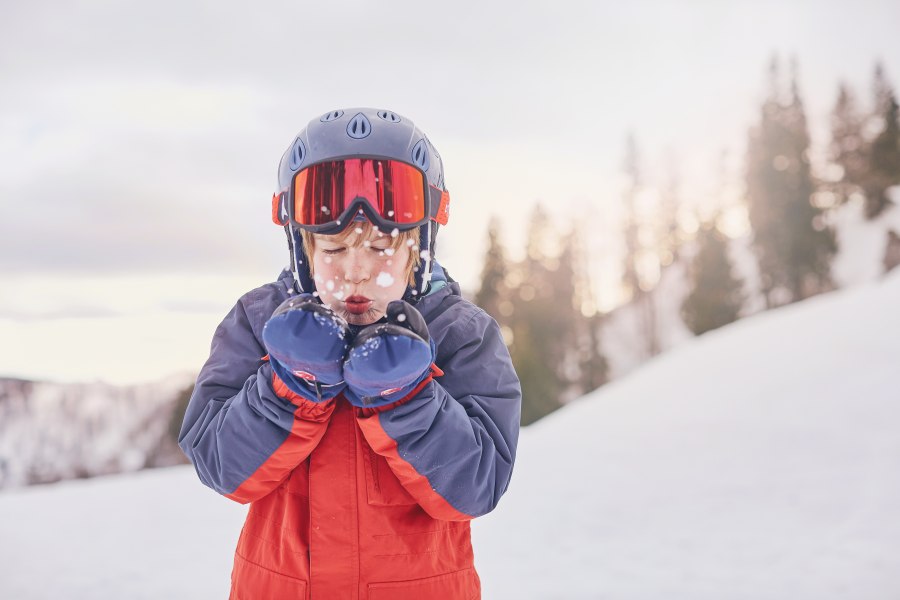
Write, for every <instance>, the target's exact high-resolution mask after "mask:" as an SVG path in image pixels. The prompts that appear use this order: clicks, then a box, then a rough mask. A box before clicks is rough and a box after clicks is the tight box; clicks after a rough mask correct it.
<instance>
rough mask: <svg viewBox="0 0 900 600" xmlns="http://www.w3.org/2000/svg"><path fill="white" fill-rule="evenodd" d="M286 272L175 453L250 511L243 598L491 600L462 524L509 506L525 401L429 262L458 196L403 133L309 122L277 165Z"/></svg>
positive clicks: (453, 288) (391, 125)
mask: <svg viewBox="0 0 900 600" xmlns="http://www.w3.org/2000/svg"><path fill="white" fill-rule="evenodd" d="M278 183H279V191H278V192H277V193H276V194H275V196H274V197H273V199H272V204H273V206H272V215H273V220H274V221H275V222H276V223H277V224H279V225H281V226H283V227H284V229H285V232H286V233H287V238H288V245H289V247H290V250H291V264H290V269H286V270H285V271H284V272H282V274H281V276H280V277H279V279H278V281H276V282H274V283H270V284H267V285H264V286H262V287H260V288H257V289H255V290H253V291H251V292H249V293H247V294H246V295H244V296H243V297H242V298H241V299H240V300H238V303H237V305H236V306H235V307H234V308H233V309H232V311H231V312H230V313H229V314H228V316H226V317H225V320H224V321H223V322H222V324H221V325H220V326H219V327H218V329H217V330H216V333H215V335H214V337H213V341H212V347H211V352H210V357H209V359H208V361H207V362H206V364H205V365H204V367H203V369H202V370H201V372H200V375H199V377H198V379H197V384H196V387H195V389H194V393H193V396H192V397H191V400H190V404H189V406H188V409H187V412H186V414H185V419H184V425H183V426H182V430H181V435H180V436H179V444H180V446H181V448H182V449H183V450H184V452H185V454H186V455H187V456H188V458H189V459H190V460H191V462H192V463H193V464H194V466H195V468H196V470H197V473H198V475H199V476H200V479H201V481H203V483H205V484H206V485H208V486H210V487H212V488H213V489H215V490H216V491H217V492H219V493H221V494H223V495H225V496H227V497H228V498H231V499H232V500H236V501H238V502H241V503H248V502H249V503H250V509H249V511H248V515H247V520H246V522H245V524H244V527H243V530H242V532H241V537H240V540H239V541H238V546H237V550H236V553H235V563H234V570H233V572H232V586H231V597H232V598H233V599H237V598H240V599H243V600H248V599H256V598H266V599H271V598H274V599H281V598H303V599H305V598H311V599H314V600H316V599H323V600H335V599H343V598H348V599H349V598H354V599H356V598H359V599H367V598H368V599H374V600H378V599H386V598H390V599H393V600H398V599H399V600H402V599H406V598H410V599H412V598H415V599H417V600H419V599H422V598H428V599H443V598H447V599H456V598H459V599H471V598H480V583H479V579H478V575H477V573H476V572H475V569H474V564H473V553H472V546H471V541H470V535H469V520H471V519H472V518H473V517H476V516H479V515H482V514H485V513H487V512H489V511H491V510H492V509H493V508H494V507H495V506H496V505H497V502H498V500H499V498H500V496H501V495H502V494H503V493H504V492H505V491H506V488H507V486H508V485H509V480H510V476H511V473H512V467H513V461H514V459H515V450H516V442H517V440H518V430H519V429H518V428H519V414H520V407H521V392H520V387H519V381H518V378H517V377H516V374H515V371H514V370H513V367H512V363H511V361H510V358H509V353H508V352H507V350H506V347H505V345H504V344H503V340H502V338H501V336H500V332H499V329H498V327H497V324H496V323H495V322H494V321H493V319H491V318H490V317H489V316H488V315H487V314H486V313H485V312H484V311H482V310H481V309H479V308H477V307H476V306H474V305H472V304H471V303H469V302H468V301H466V300H464V299H463V298H462V297H461V296H460V291H459V285H458V284H457V283H455V282H454V281H453V280H452V279H451V278H450V277H449V276H448V275H447V274H446V272H445V271H444V270H443V269H442V268H441V266H440V265H439V264H438V263H437V262H436V261H435V260H434V243H435V237H436V235H437V230H438V226H439V224H445V223H446V222H447V214H448V213H447V208H448V205H449V194H448V193H447V191H446V189H445V186H444V177H443V165H442V163H441V159H440V156H439V155H438V153H437V152H436V151H435V150H434V148H433V147H432V146H431V143H430V142H429V141H428V139H427V138H426V137H425V136H424V134H422V132H421V131H419V130H418V129H417V128H416V127H415V125H413V123H412V122H411V121H409V120H408V119H406V118H404V117H401V116H399V115H397V114H395V113H392V112H390V111H375V110H373V109H367V108H360V109H347V110H344V111H342V110H337V111H332V112H330V113H328V114H326V115H323V116H322V117H321V118H318V119H313V120H312V121H311V122H310V123H309V125H308V126H307V127H306V128H305V129H304V130H302V131H301V132H300V133H299V134H298V135H297V137H296V138H295V140H294V142H293V143H292V144H291V146H290V147H289V148H288V150H287V152H285V154H284V156H283V157H282V159H281V164H280V166H279V171H278Z"/></svg>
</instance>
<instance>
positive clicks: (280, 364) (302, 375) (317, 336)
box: [263, 294, 348, 402]
mask: <svg viewBox="0 0 900 600" xmlns="http://www.w3.org/2000/svg"><path fill="white" fill-rule="evenodd" d="M263 343H264V344H265V346H266V350H268V351H269V361H270V362H271V364H272V370H274V371H275V374H276V375H278V377H279V378H280V379H281V380H282V381H283V382H284V384H285V385H286V386H287V387H288V389H290V390H291V391H293V392H295V393H297V394H300V395H301V396H303V397H304V398H307V399H309V400H312V401H313V402H322V401H325V400H328V399H330V398H333V397H335V396H337V395H338V394H339V393H340V392H341V391H342V390H343V389H344V387H345V383H344V375H343V372H342V371H343V365H342V363H343V360H344V357H345V356H346V354H347V348H348V328H347V322H346V321H345V320H344V319H342V318H341V317H339V316H338V315H336V314H335V313H334V311H332V310H331V309H330V308H328V307H327V306H324V305H322V304H320V303H319V302H318V301H317V300H316V299H315V298H314V297H313V295H312V294H301V295H299V296H294V297H292V298H288V299H287V300H285V301H284V302H282V303H281V305H280V306H279V307H278V308H276V309H275V312H274V313H272V317H271V318H270V319H269V320H268V321H266V325H265V327H263Z"/></svg>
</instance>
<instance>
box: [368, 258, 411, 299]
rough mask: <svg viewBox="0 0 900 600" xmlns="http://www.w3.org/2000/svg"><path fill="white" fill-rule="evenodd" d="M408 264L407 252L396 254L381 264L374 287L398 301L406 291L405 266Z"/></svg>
mask: <svg viewBox="0 0 900 600" xmlns="http://www.w3.org/2000/svg"><path fill="white" fill-rule="evenodd" d="M408 262H409V252H408V251H407V252H405V253H400V252H397V253H396V254H395V255H394V256H392V257H390V258H389V259H387V260H385V261H383V262H382V264H381V266H380V270H379V273H378V275H377V276H376V278H375V285H376V286H378V288H379V289H380V290H382V292H383V293H384V295H385V296H390V297H392V298H393V299H398V298H400V297H401V296H403V292H405V291H406V279H407V276H406V265H407V264H408Z"/></svg>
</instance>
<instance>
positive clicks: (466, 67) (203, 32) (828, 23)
mask: <svg viewBox="0 0 900 600" xmlns="http://www.w3.org/2000/svg"><path fill="white" fill-rule="evenodd" d="M247 6H249V5H245V3H229V2H209V1H203V2H173V1H171V0H161V1H158V2H131V1H118V0H117V1H112V0H110V1H93V2H88V1H66V2H15V3H9V2H7V3H5V5H4V7H3V19H2V21H0V338H2V339H3V341H4V342H5V343H4V344H3V347H2V349H0V375H4V374H5V375H14V376H25V377H41V378H48V379H56V380H72V379H80V380H81V379H93V378H103V379H107V380H111V381H138V380H147V379H152V378H154V377H158V376H162V375H165V374H166V373H169V372H172V371H174V370H197V369H199V367H200V365H201V364H202V361H203V359H204V358H205V355H206V353H207V351H208V344H209V339H210V338H211V335H212V329H213V328H214V326H215V325H216V323H217V322H218V321H219V320H220V319H221V317H222V316H223V315H224V313H225V312H226V311H227V310H228V309H229V308H230V306H231V305H232V304H233V303H234V301H235V299H236V298H237V296H238V295H240V293H242V292H243V291H246V290H247V289H250V288H252V287H255V286H257V285H259V284H262V283H264V282H265V281H269V280H271V279H272V278H273V277H275V276H276V275H277V273H278V272H279V270H280V269H281V267H282V266H283V265H284V264H286V262H287V251H286V246H285V243H284V237H283V233H282V232H281V231H280V230H279V228H277V227H276V226H274V225H272V224H271V222H270V221H269V214H270V212H269V211H270V198H271V194H272V192H273V191H274V186H275V171H276V166H277V162H278V159H279V158H280V156H281V154H282V152H283V151H284V149H285V148H286V147H287V145H288V144H289V143H290V141H291V140H292V139H293V136H294V134H295V133H296V132H297V131H298V130H299V129H301V128H302V127H303V126H304V125H305V124H306V123H307V122H308V121H309V120H310V119H312V118H314V117H317V116H318V115H320V114H322V113H324V112H326V111H328V110H331V109H334V108H340V107H348V106H374V107H379V108H389V109H391V110H394V111H396V112H398V113H400V114H402V115H404V116H406V117H409V118H411V119H412V120H414V121H415V122H416V124H417V125H419V126H420V128H422V129H423V130H424V131H425V132H426V133H427V134H428V135H429V137H430V138H431V140H432V141H433V142H434V144H435V145H436V147H437V148H438V149H439V151H440V152H441V155H442V156H443V158H444V163H445V170H446V180H447V183H448V187H449V188H450V192H451V197H452V204H451V215H452V216H451V220H450V223H449V225H448V226H447V227H446V228H444V229H443V230H442V232H441V235H440V239H439V245H438V254H439V259H441V260H442V262H443V263H444V264H445V265H446V266H447V267H448V268H449V271H450V273H451V274H452V275H453V276H454V277H456V278H457V279H459V280H460V281H461V282H462V283H463V285H464V286H465V287H467V288H474V287H475V286H476V285H477V281H478V274H479V272H480V269H481V258H482V252H483V248H484V241H485V226H486V224H487V218H488V216H489V215H490V214H492V213H495V214H499V215H502V216H503V217H504V219H505V222H504V225H505V228H504V234H505V238H506V239H507V242H508V243H509V245H510V246H511V247H512V251H513V252H514V253H515V252H516V248H517V246H518V245H519V244H521V233H520V232H521V230H522V228H523V221H524V218H525V216H526V215H527V213H528V211H529V210H530V208H531V207H532V206H533V205H534V203H535V202H537V201H541V202H543V203H545V204H546V205H547V206H548V208H550V209H551V210H552V211H554V213H555V214H556V216H557V217H562V216H564V215H566V214H569V213H571V214H574V215H578V216H579V217H580V220H581V221H582V222H583V223H585V224H586V226H587V227H588V229H589V231H590V233H591V235H592V236H593V242H592V245H591V247H592V251H593V254H594V256H593V259H594V260H595V262H596V263H597V264H600V263H602V262H603V261H604V260H611V259H610V258H609V257H614V256H615V253H616V252H617V250H616V244H617V242H616V240H615V238H614V236H613V232H614V231H615V228H616V219H617V218H618V212H617V211H618V208H617V202H618V200H619V196H618V194H619V186H620V183H621V177H620V175H619V170H620V166H621V164H622V156H623V148H624V140H625V137H626V135H627V132H628V131H633V132H634V134H635V135H636V137H637V140H638V143H639V145H640V147H641V148H642V154H643V160H644V163H645V171H646V173H647V176H648V178H649V179H650V181H651V182H652V181H653V180H654V179H659V180H661V179H663V178H664V177H665V176H666V170H667V169H668V168H669V167H668V165H669V164H670V163H674V164H676V165H677V168H678V172H679V174H680V179H681V181H682V194H683V196H684V197H685V199H686V200H693V201H698V199H700V198H702V197H704V196H707V195H711V194H713V193H714V191H715V189H716V186H719V185H721V183H720V182H717V179H716V177H714V176H713V173H714V172H715V169H716V165H717V161H718V158H717V157H718V156H719V155H720V153H721V152H722V151H723V150H727V151H728V152H729V156H731V159H730V163H729V165H730V166H729V169H730V170H731V175H732V176H733V178H734V179H735V180H736V181H737V180H738V178H739V175H740V161H741V159H742V155H743V151H744V145H745V139H746V131H747V128H748V127H750V126H751V125H752V124H753V120H754V118H755V115H756V111H757V109H758V105H759V101H760V99H761V98H762V97H763V95H764V92H765V77H766V69H767V64H768V61H769V60H770V58H771V57H772V56H773V54H779V55H780V56H781V57H782V58H783V59H785V60H786V59H787V58H788V57H791V56H793V57H796V59H797V62H798V64H799V76H800V89H801V92H802V93H803V95H804V99H805V100H806V104H807V106H808V109H809V112H810V119H811V122H812V123H813V125H814V127H819V128H821V127H824V126H825V125H826V124H827V114H828V111H829V110H830V108H831V106H832V104H833V102H834V98H835V96H836V86H837V84H838V82H839V81H841V80H844V81H847V82H848V83H850V84H851V85H852V86H854V87H855V88H856V89H857V91H858V92H859V93H860V94H861V95H862V96H863V100H866V101H867V100H868V95H869V87H870V80H871V74H872V69H873V65H874V63H875V61H876V60H878V59H881V60H882V61H883V62H884V64H885V67H886V70H887V74H888V77H889V79H890V80H891V81H892V82H896V81H897V77H898V70H900V64H898V61H897V59H896V57H900V36H898V35H897V31H896V24H897V23H900V3H897V2H890V1H884V2H874V1H857V2H852V3H851V2H823V1H819V2H813V1H810V2H774V1H772V2H766V1H763V2H760V1H757V2H749V1H747V2H744V1H740V2H739V1H729V2H718V1H712V0H710V1H706V2H699V1H698V2H675V1H671V2H661V1H660V2H649V1H634V2H616V3H610V2H596V1H595V2H564V1H557V2H544V3H534V2H517V3H502V4H501V3H486V2H470V1H462V2H453V3H440V4H434V3H422V2H378V3H375V2H362V1H359V2H327V3H326V2H317V3H312V2H296V1H294V2H259V3H255V4H253V8H252V10H251V9H248V8H247ZM813 133H814V136H818V140H817V141H820V142H821V141H822V139H823V136H824V131H814V132H813ZM601 283H602V282H601Z"/></svg>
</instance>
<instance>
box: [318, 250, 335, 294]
mask: <svg viewBox="0 0 900 600" xmlns="http://www.w3.org/2000/svg"><path fill="white" fill-rule="evenodd" d="M312 263H313V270H314V272H315V275H314V276H313V279H315V281H316V287H317V288H318V289H319V290H320V291H323V290H327V289H333V287H334V286H335V285H337V282H338V281H340V272H339V268H338V261H336V260H334V257H332V256H327V255H324V254H322V255H315V256H313V260H312ZM326 283H330V284H331V285H328V286H327V287H326V285H325V284H326Z"/></svg>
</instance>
